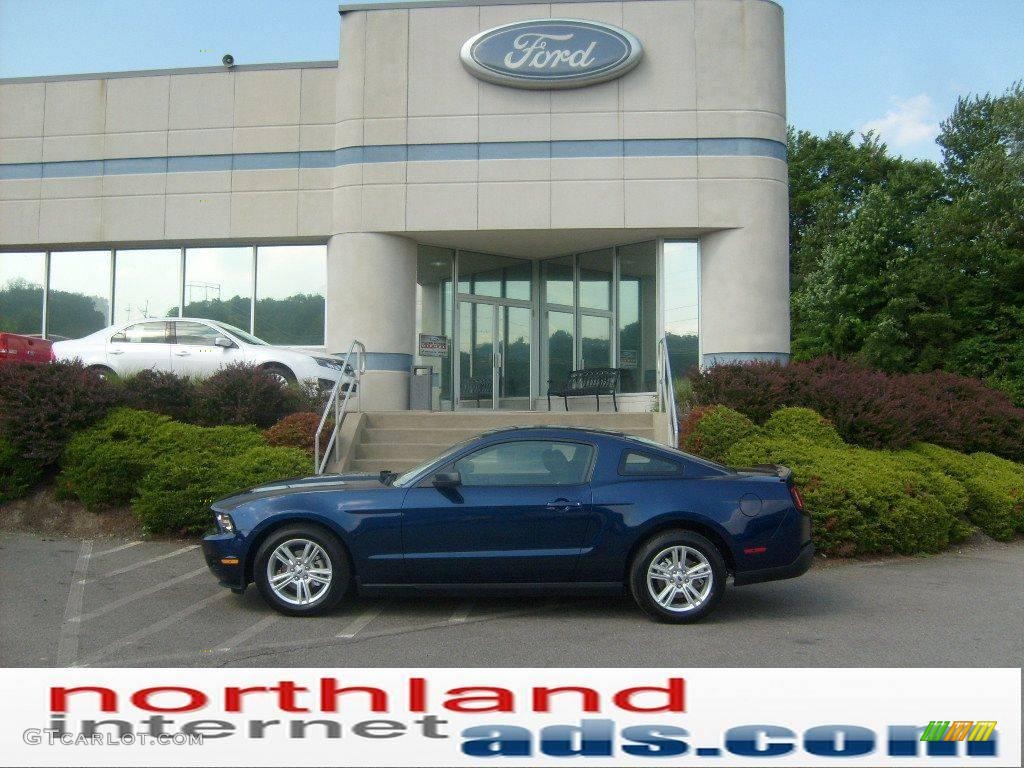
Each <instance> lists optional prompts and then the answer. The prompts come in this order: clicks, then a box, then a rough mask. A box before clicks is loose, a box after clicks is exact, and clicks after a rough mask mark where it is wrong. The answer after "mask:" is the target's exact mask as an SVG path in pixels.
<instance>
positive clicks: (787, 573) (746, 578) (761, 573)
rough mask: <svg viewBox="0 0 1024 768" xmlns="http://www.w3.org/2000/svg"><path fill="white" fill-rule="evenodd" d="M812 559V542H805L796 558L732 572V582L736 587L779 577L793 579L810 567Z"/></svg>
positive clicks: (774, 579) (778, 578)
mask: <svg viewBox="0 0 1024 768" xmlns="http://www.w3.org/2000/svg"><path fill="white" fill-rule="evenodd" d="M813 560H814V544H812V543H811V542H807V543H806V544H804V545H803V547H801V548H800V554H798V555H797V556H796V559H795V560H793V562H791V563H787V564H786V565H777V566H775V567H772V568H761V569H759V570H756V571H740V572H738V573H736V574H734V577H733V583H734V584H735V585H736V586H737V587H742V586H744V585H746V584H760V583H761V582H763V581H779V580H780V579H795V578H796V577H797V576H803V575H804V574H805V573H807V571H808V569H810V567H811V562H812V561H813Z"/></svg>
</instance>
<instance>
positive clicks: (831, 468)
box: [682, 406, 1024, 556]
mask: <svg viewBox="0 0 1024 768" xmlns="http://www.w3.org/2000/svg"><path fill="white" fill-rule="evenodd" d="M694 416H695V418H694ZM686 426H687V429H686V430H685V432H684V437H683V440H682V443H683V446H682V447H683V448H684V449H688V450H691V451H693V452H695V453H698V454H699V455H702V456H705V457H707V458H711V459H714V460H717V461H721V462H723V463H725V464H730V465H732V466H751V465H754V464H766V463H775V464H784V465H786V466H788V467H790V468H791V469H792V470H793V474H794V479H795V481H796V483H797V485H799V487H800V489H801V491H802V492H803V495H804V498H805V500H806V503H807V508H808V510H809V511H810V513H811V515H812V517H813V518H814V539H815V543H816V546H817V547H818V549H819V551H821V552H824V553H826V554H829V555H839V556H851V555H858V554H874V553H901V554H913V553H922V552H938V551H940V550H942V549H944V548H946V547H948V546H949V545H950V544H951V543H955V542H958V541H962V540H963V539H964V538H966V537H967V536H968V535H969V534H970V533H971V531H972V530H973V527H972V524H973V525H974V526H977V527H978V528H980V529H981V530H983V531H984V532H985V533H987V534H988V535H990V536H992V537H994V538H998V539H1007V538H1010V537H1011V536H1013V534H1014V532H1015V531H1021V530H1024V512H1022V510H1024V466H1022V465H1020V464H1015V463H1014V462H1011V461H1007V460H1005V459H1000V458H998V457H996V456H992V455H990V454H972V455H970V456H968V455H965V454H962V453H957V452H956V451H952V450H949V449H946V448H939V447H937V446H933V445H925V444H919V445H915V446H913V448H912V449H909V450H903V451H887V450H870V449H867V448H861V447H858V446H852V445H849V444H847V443H844V442H843V440H842V439H841V438H840V436H839V434H838V433H837V431H836V430H835V428H834V427H833V426H832V424H831V423H830V422H829V421H828V420H826V419H823V418H822V417H821V416H819V415H818V414H817V413H815V412H814V411H812V410H809V409H806V408H783V409H780V410H777V411H775V412H774V413H773V414H771V416H770V417H769V418H768V419H767V420H766V421H765V424H764V426H763V427H757V426H756V425H754V424H753V423H751V422H749V420H747V419H746V418H745V417H744V416H742V415H741V414H739V413H737V412H735V411H732V410H731V409H729V408H725V407H724V406H715V407H712V408H704V409H697V410H696V411H695V412H694V414H692V415H691V418H690V419H688V423H687V425H686Z"/></svg>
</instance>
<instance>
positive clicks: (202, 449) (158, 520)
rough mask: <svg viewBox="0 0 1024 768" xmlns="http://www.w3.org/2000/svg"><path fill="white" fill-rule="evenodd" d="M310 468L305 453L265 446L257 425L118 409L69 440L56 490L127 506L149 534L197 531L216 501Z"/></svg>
mask: <svg viewBox="0 0 1024 768" xmlns="http://www.w3.org/2000/svg"><path fill="white" fill-rule="evenodd" d="M309 470H310V462H309V457H308V456H306V455H305V454H304V453H303V452H302V451H299V450H297V449H293V448H272V447H269V446H267V444H266V439H265V438H264V436H263V435H262V434H261V433H260V431H259V430H258V429H256V428H255V427H197V426H194V425H190V424H182V423H179V422H176V421H171V420H170V419H169V418H168V417H166V416H160V415H157V414H154V413H150V412H147V411H137V410H133V409H130V408H118V409H115V410H114V411H111V412H110V413H109V414H108V415H107V416H106V417H105V418H104V419H103V420H102V421H100V422H99V423H98V424H96V425H95V426H93V427H91V428H90V429H88V430H85V431H84V432H81V433H79V434H78V435H76V436H75V437H74V438H73V439H72V441H71V443H70V444H69V445H68V447H67V449H66V450H65V452H64V456H63V458H62V461H61V474H60V476H59V477H58V486H59V489H60V491H61V492H62V493H63V494H65V495H68V496H72V497H75V498H78V499H79V500H80V501H81V502H82V503H83V504H84V505H85V506H86V507H87V508H90V509H96V508H102V507H104V506H107V505H114V504H125V503H128V502H129V501H130V502H131V503H132V509H133V511H134V512H135V514H136V516H137V517H138V518H139V519H140V520H141V522H142V524H143V526H144V528H145V529H146V530H149V531H153V532H162V531H181V532H198V531H201V530H202V529H204V528H206V527H208V526H209V523H210V513H209V505H210V503H211V502H212V501H213V500H215V499H217V498H219V497H221V496H226V495H228V494H230V493H233V492H236V491H239V490H241V489H244V488H247V487H250V486H252V485H257V484H259V483H263V482H268V481H271V480H276V479H280V478H283V477H294V476H296V475H302V474H307V473H308V472H309Z"/></svg>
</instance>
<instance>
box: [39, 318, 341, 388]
mask: <svg viewBox="0 0 1024 768" xmlns="http://www.w3.org/2000/svg"><path fill="white" fill-rule="evenodd" d="M53 354H54V357H55V358H56V359H57V360H75V359H79V360H81V361H82V362H83V363H84V364H85V366H86V367H87V368H90V369H92V370H95V371H98V372H100V373H102V374H104V375H107V376H110V375H116V376H123V375H130V374H133V373H137V372H139V371H142V370H145V369H147V368H148V369H150V370H154V371H171V372H172V373H176V374H179V375H181V376H189V377H194V378H204V377H207V376H211V375H213V374H214V373H216V372H217V371H219V370H220V369H221V368H223V367H224V366H226V365H230V364H231V363H249V364H250V365H257V366H259V367H260V368H264V369H266V370H267V371H269V372H271V373H273V374H274V375H275V376H277V377H278V378H279V379H280V380H281V381H282V382H285V383H292V382H295V381H306V380H309V379H312V380H314V381H316V382H317V383H318V384H320V386H322V387H333V386H334V384H335V382H337V381H338V380H339V379H342V381H343V384H344V383H345V382H351V379H352V377H351V373H352V371H351V368H349V370H348V371H345V372H343V371H342V360H341V359H340V358H337V357H329V356H326V355H325V356H319V355H312V354H308V353H306V352H300V351H298V350H294V349H288V348H287V347H275V346H272V345H270V344H268V343H267V342H265V341H263V340H262V339H257V338H256V337H255V336H253V335H252V334H250V333H246V332H245V331H243V330H242V329H241V328H235V327H234V326H233V325H228V324H227V323H221V322H216V321H213V320H202V319H199V318H191V317H181V318H178V317H170V318H165V319H163V320H139V321H136V322H132V323H124V324H122V325H112V326H110V327H109V328H104V329H103V330H102V331H96V333H93V334H90V335H88V336H85V337H84V338H81V339H72V340H69V341H58V342H55V343H54V345H53Z"/></svg>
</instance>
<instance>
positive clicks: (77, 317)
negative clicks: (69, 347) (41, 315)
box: [46, 251, 110, 340]
mask: <svg viewBox="0 0 1024 768" xmlns="http://www.w3.org/2000/svg"><path fill="white" fill-rule="evenodd" d="M108 325H110V251H54V252H53V253H51V254H50V283H49V293H48V294H47V298H46V337H47V338H49V339H55V340H59V339H79V338H81V337H82V336H88V335H89V334H90V333H94V332H95V331H98V330H100V329H101V328H106V327H107V326H108Z"/></svg>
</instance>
